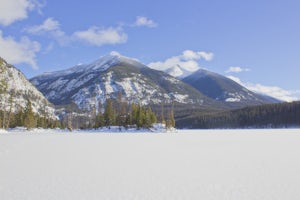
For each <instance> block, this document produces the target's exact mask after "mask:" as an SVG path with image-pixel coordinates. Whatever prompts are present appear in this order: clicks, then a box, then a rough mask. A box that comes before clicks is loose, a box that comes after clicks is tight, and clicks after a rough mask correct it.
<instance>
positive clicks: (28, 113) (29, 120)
mask: <svg viewBox="0 0 300 200" xmlns="http://www.w3.org/2000/svg"><path fill="white" fill-rule="evenodd" d="M24 117H25V118H24V126H25V127H26V128H27V129H28V130H29V129H32V128H34V127H36V121H35V117H34V113H33V111H32V105H31V101H30V100H29V99H28V100H27V105H26V108H25V113H24Z"/></svg>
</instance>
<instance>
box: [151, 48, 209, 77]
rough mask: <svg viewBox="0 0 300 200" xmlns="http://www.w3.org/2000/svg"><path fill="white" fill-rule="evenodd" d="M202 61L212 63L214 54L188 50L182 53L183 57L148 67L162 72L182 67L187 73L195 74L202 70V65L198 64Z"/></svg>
mask: <svg viewBox="0 0 300 200" xmlns="http://www.w3.org/2000/svg"><path fill="white" fill-rule="evenodd" d="M201 59H203V60H206V61H210V60H212V59H213V53H207V52H204V51H198V52H195V51H191V50H186V51H184V52H182V54H181V55H178V56H173V57H171V58H168V59H166V60H165V61H158V62H152V63H150V64H148V66H149V67H151V68H153V69H156V70H161V71H165V70H167V69H169V68H172V67H174V66H180V67H181V68H182V69H184V70H186V71H189V72H194V71H197V70H198V69H200V65H199V63H198V62H199V60H201Z"/></svg>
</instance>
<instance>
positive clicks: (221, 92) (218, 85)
mask: <svg viewBox="0 0 300 200" xmlns="http://www.w3.org/2000/svg"><path fill="white" fill-rule="evenodd" d="M182 81H183V82H185V83H187V84H189V85H191V86H193V87H194V88H196V89H197V90H198V91H199V92H201V93H202V94H204V95H206V96H208V97H210V98H212V99H215V100H217V101H220V102H224V103H225V104H227V105H229V106H231V107H233V108H234V107H235V108H241V107H244V106H251V105H261V104H268V103H279V102H280V101H279V100H276V99H274V98H271V97H268V96H263V95H260V94H256V93H254V92H252V91H250V90H248V89H247V88H245V87H243V86H241V85H240V84H238V83H236V82H234V81H233V80H231V79H229V78H227V77H225V76H222V75H220V74H217V73H214V72H211V71H207V70H204V69H200V70H198V71H196V72H194V73H193V74H191V75H189V76H187V77H185V78H184V79H182Z"/></svg>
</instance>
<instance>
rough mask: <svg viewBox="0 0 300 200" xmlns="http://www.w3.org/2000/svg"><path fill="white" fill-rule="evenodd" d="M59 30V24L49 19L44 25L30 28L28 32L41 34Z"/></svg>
mask: <svg viewBox="0 0 300 200" xmlns="http://www.w3.org/2000/svg"><path fill="white" fill-rule="evenodd" d="M57 30H60V24H59V22H58V21H56V20H54V19H53V18H48V19H46V20H45V21H44V22H43V24H41V25H38V26H33V27H30V28H28V29H27V32H29V33H34V34H39V33H41V32H47V31H57Z"/></svg>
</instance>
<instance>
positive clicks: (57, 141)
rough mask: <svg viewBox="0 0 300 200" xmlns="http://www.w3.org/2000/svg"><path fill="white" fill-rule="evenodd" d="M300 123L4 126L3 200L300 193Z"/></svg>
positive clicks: (250, 198)
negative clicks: (270, 126) (63, 129)
mask: <svg viewBox="0 0 300 200" xmlns="http://www.w3.org/2000/svg"><path fill="white" fill-rule="evenodd" d="M299 187H300V129H279V130H186V131H183V130H182V131H178V132H177V133H163V134H146V133H140V134H139V133H123V134H116V133H99V134H94V133H71V134H68V133H66V134H63V133H54V132H52V131H45V132H43V131H40V133H37V132H33V133H28V132H27V133H21V132H20V133H19V132H14V133H11V132H10V133H0V199H3V200H13V199H15V200H20V199H22V200H27V199H28V200H45V199H49V200H79V199H80V200H96V199H97V200H99V199H101V200H102V199H104V200H133V199H136V200H141V199H153V200H160V199H166V200H169V199H170V200H171V199H172V200H175V199H178V200H182V199H187V200H191V199H204V200H224V199H226V200H227V199H228V200H245V199H247V200H255V199H259V200H261V199H263V200H277V199H278V200H283V199H286V200H299V199H300V190H299Z"/></svg>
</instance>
